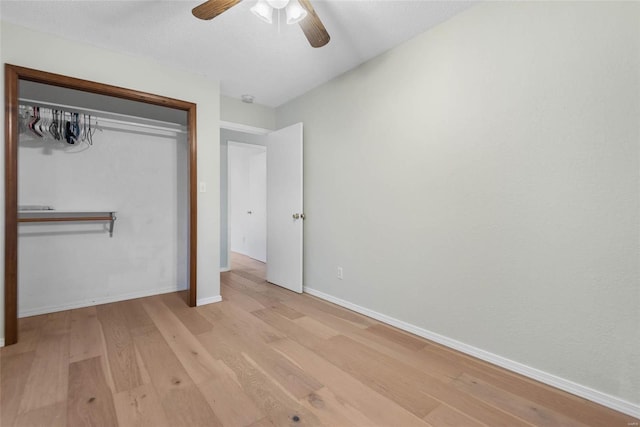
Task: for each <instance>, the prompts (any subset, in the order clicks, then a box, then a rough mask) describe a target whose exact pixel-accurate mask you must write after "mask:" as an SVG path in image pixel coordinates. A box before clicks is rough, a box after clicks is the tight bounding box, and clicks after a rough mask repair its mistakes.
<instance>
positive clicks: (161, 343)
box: [133, 328, 193, 398]
mask: <svg viewBox="0 0 640 427" xmlns="http://www.w3.org/2000/svg"><path fill="white" fill-rule="evenodd" d="M133 340H134V342H135V346H136V349H137V350H138V351H139V352H140V358H141V359H142V361H143V363H144V367H145V369H146V371H147V372H148V373H149V377H150V378H151V382H152V384H153V385H154V387H155V389H156V391H157V392H158V395H159V396H160V398H163V397H164V396H166V395H167V394H168V393H169V391H171V390H173V389H174V388H184V387H188V386H190V385H192V384H193V381H192V380H191V378H190V377H189V374H188V373H187V371H186V370H185V368H184V367H183V366H182V364H181V363H180V361H179V360H178V358H177V357H176V355H175V354H174V353H173V351H172V350H171V348H170V347H169V344H167V342H166V341H165V339H164V337H163V336H162V334H161V333H160V331H158V329H157V328H154V329H148V330H147V331H146V332H145V333H143V334H142V333H141V334H136V335H134V337H133Z"/></svg>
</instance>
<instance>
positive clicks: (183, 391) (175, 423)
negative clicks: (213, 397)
mask: <svg viewBox="0 0 640 427" xmlns="http://www.w3.org/2000/svg"><path fill="white" fill-rule="evenodd" d="M162 405H163V406H164V407H165V408H167V410H166V411H165V413H166V414H167V423H168V424H169V425H170V426H172V427H182V426H184V427H222V422H221V421H220V419H219V418H218V417H217V416H216V415H215V414H214V413H213V411H212V410H211V407H210V406H209V405H208V404H207V401H206V400H205V398H204V396H202V393H201V392H200V390H199V389H198V388H197V387H196V385H195V384H192V385H190V386H188V387H184V388H176V389H173V390H170V391H169V392H168V393H167V395H166V396H164V397H163V398H162Z"/></svg>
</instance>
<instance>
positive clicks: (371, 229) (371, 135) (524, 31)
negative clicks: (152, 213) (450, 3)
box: [277, 2, 640, 408]
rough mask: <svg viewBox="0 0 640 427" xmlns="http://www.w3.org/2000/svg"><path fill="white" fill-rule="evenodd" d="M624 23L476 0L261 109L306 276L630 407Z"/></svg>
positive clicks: (634, 131)
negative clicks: (290, 131)
mask: <svg viewBox="0 0 640 427" xmlns="http://www.w3.org/2000/svg"><path fill="white" fill-rule="evenodd" d="M639 18H640V4H638V3H624V4H623V3H604V2H602V3H601V2H598V3H590V2H557V3H542V2H489V3H482V4H480V5H478V6H476V7H474V8H472V9H470V10H468V11H467V12H463V13H462V14H461V15H458V16H456V17H454V18H453V19H452V20H450V21H448V22H445V23H443V24H441V25H440V26H438V27H436V28H435V29H434V30H432V31H430V32H428V33H425V34H422V35H420V36H418V37H416V38H415V39H413V40H410V41H408V42H407V43H405V44H403V45H402V46H400V47H398V48H395V49H393V50H391V51H389V52H387V53H385V54H383V55H381V56H379V57H377V58H375V59H373V60H372V61H370V62H368V63H366V64H364V65H362V66H361V67H359V68H357V69H355V70H353V71H350V72H348V73H346V74H345V75H343V76H341V77H339V78H337V79H335V80H333V81H331V82H329V83H327V84H325V85H323V86H320V87H319V88H317V89H315V90H313V91H311V92H309V93H307V94H305V95H303V96H301V97H300V98H298V99H296V100H294V101H292V102H290V103H287V104H285V105H284V106H282V107H280V108H278V109H277V125H278V127H283V126H286V125H289V124H292V123H295V122H304V125H305V135H304V136H305V157H304V162H305V177H304V180H305V212H306V213H307V218H308V219H307V221H305V264H304V267H305V275H304V282H305V285H306V286H307V287H309V288H313V289H316V290H319V291H321V292H324V293H325V294H328V295H330V296H333V297H337V298H340V299H342V300H345V301H347V302H350V303H354V304H357V305H360V306H362V307H365V308H367V309H370V310H374V311H376V312H379V313H382V314H385V315H387V316H391V317H393V318H395V319H399V320H401V321H404V322H407V323H408V324H411V325H415V326H417V327H419V328H423V329H425V330H428V331H432V332H435V333H438V334H442V335H444V336H446V337H449V338H452V339H454V340H457V341H459V342H461V343H464V344H467V345H470V346H473V347H475V348H477V349H481V350H485V351H487V352H490V353H492V354H494V355H497V356H499V357H502V358H506V359H509V360H512V361H515V362H518V363H521V364H524V365H527V366H529V367H533V368H536V369H539V370H542V371H544V372H546V373H548V374H551V375H555V376H557V377H560V378H561V379H564V380H569V381H573V382H575V383H578V384H580V385H582V386H587V387H590V388H593V389H595V390H597V391H598V392H602V393H606V394H609V395H612V396H615V397H617V398H620V399H622V400H626V401H628V402H633V403H635V404H636V405H637V404H638V403H640V354H639V353H640V352H639V349H640V333H639V330H640V328H638V325H639V324H640V295H639V285H638V284H639V271H638V270H639V263H638V260H639V255H640V251H639V241H638V236H639V231H640V229H639V223H640V218H639V212H640V209H639V208H640V203H639V200H638V197H639V190H640V188H639V180H638V170H639V162H638V159H639V138H640V135H639V133H640V130H639V126H638V123H639V122H638V120H639V117H640V96H639V94H640V82H639V80H640V77H639V73H638V69H639V67H640V61H639V52H640V25H638V24H639V22H640V21H639ZM337 266H342V267H343V268H344V280H337V278H336V267H337ZM636 408H637V406H636Z"/></svg>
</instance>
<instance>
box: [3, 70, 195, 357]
mask: <svg viewBox="0 0 640 427" xmlns="http://www.w3.org/2000/svg"><path fill="white" fill-rule="evenodd" d="M4 72H5V97H4V109H5V128H4V129H5V131H4V140H5V176H4V185H5V223H4V228H5V258H4V332H5V345H11V344H15V343H16V342H18V105H19V101H18V84H19V81H20V80H27V81H32V82H36V83H43V84H48V85H52V86H59V87H63V88H68V89H75V90H81V91H84V92H90V93H95V94H99V95H107V96H113V97H116V98H121V99H126V100H130V101H139V102H144V103H147V104H153V105H160V106H163V107H168V108H174V109H177V110H183V111H186V113H187V140H188V144H189V155H188V166H189V185H188V187H189V206H188V209H189V215H188V218H189V233H188V236H189V244H188V249H189V283H188V286H189V298H188V304H189V306H190V307H195V305H196V300H197V299H196V296H197V282H196V278H197V276H196V267H197V264H196V260H197V220H198V210H197V196H198V193H197V158H198V157H197V150H196V148H197V147H196V107H197V106H196V104H194V103H191V102H187V101H181V100H178V99H173V98H168V97H165V96H160V95H155V94H151V93H146V92H141V91H137V90H132V89H127V88H122V87H118V86H112V85H108V84H104V83H98V82H93V81H90V80H84V79H78V78H74V77H69V76H64V75H61V74H54V73H49V72H46V71H40V70H35V69H32V68H25V67H20V66H17V65H11V64H5V66H4Z"/></svg>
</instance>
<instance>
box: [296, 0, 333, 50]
mask: <svg viewBox="0 0 640 427" xmlns="http://www.w3.org/2000/svg"><path fill="white" fill-rule="evenodd" d="M299 1H300V4H301V5H302V7H304V8H305V9H306V10H307V17H306V18H304V19H303V20H302V21H300V28H302V31H303V32H304V35H305V36H306V37H307V40H309V43H310V44H311V46H313V47H322V46H324V45H326V44H327V43H329V40H330V39H331V37H329V33H327V30H326V29H325V28H324V25H323V24H322V21H321V20H320V18H319V17H318V14H317V13H316V11H315V10H314V9H313V6H312V5H311V2H310V1H309V0H299Z"/></svg>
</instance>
